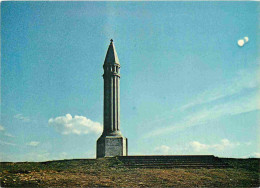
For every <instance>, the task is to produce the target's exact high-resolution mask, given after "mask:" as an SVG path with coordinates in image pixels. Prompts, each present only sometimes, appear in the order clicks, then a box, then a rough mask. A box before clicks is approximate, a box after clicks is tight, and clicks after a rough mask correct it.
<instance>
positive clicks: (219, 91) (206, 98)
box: [180, 71, 259, 111]
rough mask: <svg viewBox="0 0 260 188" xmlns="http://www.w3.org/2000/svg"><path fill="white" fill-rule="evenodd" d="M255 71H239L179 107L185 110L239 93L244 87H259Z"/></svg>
mask: <svg viewBox="0 0 260 188" xmlns="http://www.w3.org/2000/svg"><path fill="white" fill-rule="evenodd" d="M256 75H257V73H256V72H246V71H240V72H238V73H237V76H236V78H235V79H233V80H230V81H229V82H226V83H222V84H221V85H219V86H218V87H216V86H214V87H212V88H209V89H208V90H206V91H203V92H202V93H200V94H199V95H198V96H197V97H196V98H194V99H193V100H192V101H191V102H190V103H188V104H185V105H183V106H182V107H181V108H180V109H181V110H182V111H184V110H187V109H189V108H191V107H193V106H196V105H200V104H206V103H210V102H213V101H216V100H219V99H223V98H225V97H229V96H232V95H234V94H237V93H240V92H241V91H243V90H245V89H253V88H257V87H259V80H258V79H256Z"/></svg>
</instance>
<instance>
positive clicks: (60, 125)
mask: <svg viewBox="0 0 260 188" xmlns="http://www.w3.org/2000/svg"><path fill="white" fill-rule="evenodd" d="M49 125H50V126H53V127H55V128H56V129H57V130H58V131H59V132H60V133H62V134H64V135H67V134H78V135H80V134H89V133H95V134H100V133H101V132H102V130H103V129H102V125H101V124H100V123H98V122H93V121H92V120H90V119H88V118H86V117H84V116H77V115H75V116H74V118H73V117H72V116H71V115H70V114H66V116H60V117H56V118H51V119H49Z"/></svg>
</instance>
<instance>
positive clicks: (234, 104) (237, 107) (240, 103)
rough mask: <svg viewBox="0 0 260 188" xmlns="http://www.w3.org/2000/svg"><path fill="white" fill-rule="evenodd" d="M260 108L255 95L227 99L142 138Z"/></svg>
mask: <svg viewBox="0 0 260 188" xmlns="http://www.w3.org/2000/svg"><path fill="white" fill-rule="evenodd" d="M254 110H260V106H259V105H258V98H257V96H255V97H253V98H248V96H246V97H243V98H240V99H239V100H237V101H228V102H226V103H223V104H218V105H213V106H212V107H207V108H206V107H205V108H203V109H201V110H199V111H197V112H194V113H191V114H190V115H189V116H186V117H184V118H183V119H182V120H180V121H179V122H175V123H173V124H172V125H171V126H168V127H161V128H160V129H155V130H153V131H150V132H148V133H146V134H145V135H144V138H149V137H153V136H158V135H161V134H166V133H170V132H177V131H180V130H183V129H186V128H188V127H193V126H197V125H201V124H209V123H210V122H211V121H214V120H216V119H219V118H221V117H223V116H231V115H237V114H242V113H246V112H251V111H254Z"/></svg>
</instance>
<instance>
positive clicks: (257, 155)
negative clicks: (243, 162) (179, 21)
mask: <svg viewBox="0 0 260 188" xmlns="http://www.w3.org/2000/svg"><path fill="white" fill-rule="evenodd" d="M250 157H256V158H260V153H253V154H252V155H251V156H250Z"/></svg>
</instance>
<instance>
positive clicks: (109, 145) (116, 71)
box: [97, 39, 128, 158]
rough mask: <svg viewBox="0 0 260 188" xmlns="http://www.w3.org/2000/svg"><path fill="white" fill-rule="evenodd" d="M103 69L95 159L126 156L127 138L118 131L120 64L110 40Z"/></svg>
mask: <svg viewBox="0 0 260 188" xmlns="http://www.w3.org/2000/svg"><path fill="white" fill-rule="evenodd" d="M103 69H104V74H103V79H104V117H103V119H104V120H103V121H104V122H103V124H104V128H103V133H102V135H101V136H100V138H99V139H98V140H97V158H99V157H112V156H126V155H127V152H128V151H127V138H125V137H124V136H123V135H122V133H121V131H120V63H119V59H118V56H117V53H116V49H115V45H114V43H113V40H112V39H111V40H110V45H109V47H108V50H107V54H106V58H105V62H104V65H103Z"/></svg>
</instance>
